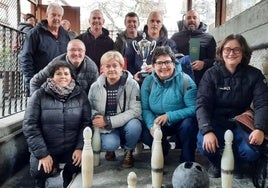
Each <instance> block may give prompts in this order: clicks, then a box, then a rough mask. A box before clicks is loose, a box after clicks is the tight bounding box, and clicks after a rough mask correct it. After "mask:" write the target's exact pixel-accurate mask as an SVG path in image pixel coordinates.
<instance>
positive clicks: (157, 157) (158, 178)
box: [151, 128, 164, 188]
mask: <svg viewBox="0 0 268 188" xmlns="http://www.w3.org/2000/svg"><path fill="white" fill-rule="evenodd" d="M161 140H162V131H161V129H158V128H157V129H155V131H154V140H153V147H152V156H151V173H152V187H153V188H160V187H161V186H162V182H163V167H164V156H163V150H162V144H161V142H162V141H161Z"/></svg>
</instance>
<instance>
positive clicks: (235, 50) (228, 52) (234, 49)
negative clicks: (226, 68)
mask: <svg viewBox="0 0 268 188" xmlns="http://www.w3.org/2000/svg"><path fill="white" fill-rule="evenodd" d="M231 52H233V53H234V54H240V53H241V52H242V50H241V48H239V47H236V48H229V47H225V48H223V53H225V54H230V53H231Z"/></svg>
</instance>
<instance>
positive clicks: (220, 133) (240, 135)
mask: <svg viewBox="0 0 268 188" xmlns="http://www.w3.org/2000/svg"><path fill="white" fill-rule="evenodd" d="M226 130H227V129H226V128H223V127H221V126H214V130H213V131H214V134H215V135H216V137H217V139H218V143H219V146H220V147H219V148H217V150H216V152H215V153H208V152H207V151H205V150H204V149H203V147H202V145H203V138H204V137H203V135H202V134H201V133H200V132H199V133H198V135H197V147H198V150H199V151H200V153H201V154H202V155H205V156H206V157H207V158H208V160H209V161H210V162H211V163H213V164H214V165H217V166H219V165H220V163H221V155H222V152H223V149H224V145H225V144H224V133H225V131H226ZM231 131H232V132H233V135H234V140H233V145H232V148H233V153H234V160H235V164H236V165H241V164H243V163H245V162H253V161H256V160H257V159H258V158H259V157H260V152H261V151H260V150H261V146H255V145H250V144H249V143H248V137H249V133H248V132H246V131H244V130H243V129H241V128H239V127H237V126H234V128H232V129H231Z"/></svg>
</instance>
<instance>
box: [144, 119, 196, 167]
mask: <svg viewBox="0 0 268 188" xmlns="http://www.w3.org/2000/svg"><path fill="white" fill-rule="evenodd" d="M161 130H162V134H163V137H162V148H163V155H164V156H166V155H167V154H168V152H169V149H170V144H169V142H168V140H167V136H172V135H176V137H177V139H179V141H180V142H181V144H182V150H181V156H180V162H185V161H195V149H196V135H197V132H198V127H197V122H196V118H191V117H190V118H185V119H184V120H182V121H180V122H178V123H176V124H173V125H170V126H166V125H164V126H161ZM141 141H142V142H143V143H144V144H146V145H148V146H149V147H150V148H151V147H152V143H153V137H152V136H151V134H150V131H149V130H148V128H147V127H145V126H144V127H143V132H142V136H141Z"/></svg>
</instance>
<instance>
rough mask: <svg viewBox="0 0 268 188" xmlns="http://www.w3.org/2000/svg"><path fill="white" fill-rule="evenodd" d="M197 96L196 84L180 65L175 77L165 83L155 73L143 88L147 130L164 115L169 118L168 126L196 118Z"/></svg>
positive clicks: (143, 84) (143, 110)
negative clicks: (157, 118) (188, 118)
mask: <svg viewBox="0 0 268 188" xmlns="http://www.w3.org/2000/svg"><path fill="white" fill-rule="evenodd" d="M183 74H184V75H183ZM184 79H186V81H184ZM185 87H186V90H185ZM196 94H197V87H196V84H195V83H194V81H193V80H192V79H191V78H190V77H189V76H188V75H187V74H185V73H183V72H182V69H181V66H180V65H176V68H175V71H174V74H173V76H172V77H170V78H169V79H167V80H165V81H164V82H161V81H160V80H159V78H158V77H157V75H156V73H155V72H154V71H153V72H152V74H151V75H149V76H147V77H146V78H145V79H144V81H143V83H142V87H141V103H142V117H143V119H144V121H145V123H146V126H147V128H148V129H150V128H151V127H152V126H153V124H154V120H155V118H156V117H158V116H160V115H163V114H167V116H168V123H167V125H172V124H174V123H177V122H179V121H181V120H183V119H185V118H187V117H194V116H195V103H196Z"/></svg>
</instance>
